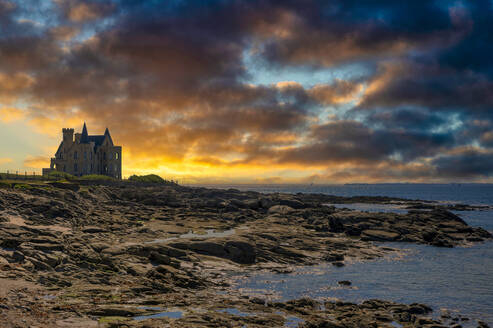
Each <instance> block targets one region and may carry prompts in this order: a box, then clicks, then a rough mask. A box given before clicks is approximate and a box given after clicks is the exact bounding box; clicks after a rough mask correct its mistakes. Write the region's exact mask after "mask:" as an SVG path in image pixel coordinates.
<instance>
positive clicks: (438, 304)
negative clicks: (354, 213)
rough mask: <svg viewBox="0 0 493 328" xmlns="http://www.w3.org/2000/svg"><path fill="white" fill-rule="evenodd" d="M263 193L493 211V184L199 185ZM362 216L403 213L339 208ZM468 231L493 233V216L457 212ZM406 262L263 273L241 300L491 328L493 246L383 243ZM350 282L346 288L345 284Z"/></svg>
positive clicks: (245, 279)
mask: <svg viewBox="0 0 493 328" xmlns="http://www.w3.org/2000/svg"><path fill="white" fill-rule="evenodd" d="M201 186H203V187H212V188H224V189H229V188H235V189H239V190H244V191H257V192H263V193H273V192H283V193H299V192H301V193H323V194H329V195H337V196H346V197H348V196H389V197H397V198H406V199H420V200H430V201H438V202H441V203H460V204H469V205H489V206H493V184H347V185H201ZM334 205H336V206H338V207H346V208H352V209H357V210H362V211H370V212H372V211H374V212H380V211H385V212H399V213H403V212H405V211H406V210H405V209H403V208H400V207H398V206H395V205H381V204H334ZM454 213H455V214H457V215H459V216H460V217H461V218H463V219H464V220H465V221H466V222H467V223H468V224H469V225H471V226H474V227H482V228H484V229H486V230H488V231H490V232H492V233H493V211H491V210H482V211H461V212H454ZM382 245H383V246H388V247H392V248H397V249H399V250H401V252H402V253H403V254H404V255H400V256H389V257H387V258H383V259H379V260H374V261H364V262H353V263H351V262H349V263H348V264H347V265H346V266H344V267H342V268H336V267H334V266H331V265H328V264H321V265H317V266H308V267H298V268H296V269H295V270H294V271H293V272H292V273H287V274H274V273H268V272H262V273H258V274H253V275H248V276H241V277H238V279H237V285H236V288H238V290H240V291H241V292H242V293H245V294H251V295H256V296H263V297H266V298H273V299H278V300H283V301H286V300H290V299H297V298H300V297H305V296H308V297H312V298H315V299H319V300H327V299H339V300H343V301H351V302H362V301H364V300H367V299H375V298H376V299H384V300H391V301H395V302H399V303H406V304H410V303H424V304H427V305H429V306H431V307H432V308H433V310H434V312H433V316H435V317H438V316H440V315H442V314H445V315H450V316H452V317H454V316H455V317H459V316H461V318H462V320H461V321H460V324H461V325H462V326H463V327H476V326H477V321H478V320H481V321H483V322H486V323H487V324H489V325H490V326H492V327H493V242H484V243H477V244H474V245H468V246H467V247H456V248H451V249H450V248H438V247H433V246H427V245H415V244H407V243H385V244H382ZM342 280H348V281H351V286H341V285H339V284H338V282H339V281H342Z"/></svg>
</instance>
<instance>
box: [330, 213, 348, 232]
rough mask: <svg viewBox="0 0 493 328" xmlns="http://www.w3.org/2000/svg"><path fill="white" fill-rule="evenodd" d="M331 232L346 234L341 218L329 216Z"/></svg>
mask: <svg viewBox="0 0 493 328" xmlns="http://www.w3.org/2000/svg"><path fill="white" fill-rule="evenodd" d="M329 231H330V232H336V233H337V232H344V225H343V224H342V222H341V220H340V219H339V218H336V217H333V216H329Z"/></svg>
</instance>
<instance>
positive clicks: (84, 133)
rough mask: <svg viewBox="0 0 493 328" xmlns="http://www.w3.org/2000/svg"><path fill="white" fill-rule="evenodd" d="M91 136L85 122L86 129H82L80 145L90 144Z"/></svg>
mask: <svg viewBox="0 0 493 328" xmlns="http://www.w3.org/2000/svg"><path fill="white" fill-rule="evenodd" d="M88 142H89V135H88V133H87V127H86V122H84V127H83V128H82V135H81V136H80V143H88Z"/></svg>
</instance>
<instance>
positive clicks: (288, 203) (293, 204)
mask: <svg viewBox="0 0 493 328" xmlns="http://www.w3.org/2000/svg"><path fill="white" fill-rule="evenodd" d="M279 205H285V206H288V207H291V208H294V209H301V208H305V207H306V205H305V204H304V203H303V202H301V201H299V200H296V199H281V200H279Z"/></svg>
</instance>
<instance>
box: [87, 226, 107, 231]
mask: <svg viewBox="0 0 493 328" xmlns="http://www.w3.org/2000/svg"><path fill="white" fill-rule="evenodd" d="M82 232H84V233H101V232H106V230H105V229H103V228H101V227H94V226H87V227H84V229H82Z"/></svg>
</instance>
